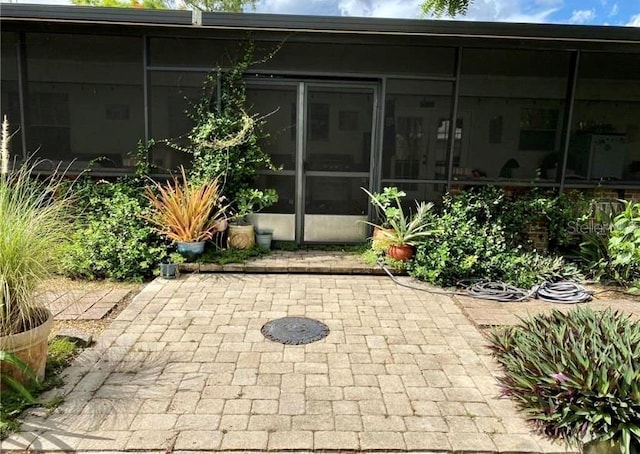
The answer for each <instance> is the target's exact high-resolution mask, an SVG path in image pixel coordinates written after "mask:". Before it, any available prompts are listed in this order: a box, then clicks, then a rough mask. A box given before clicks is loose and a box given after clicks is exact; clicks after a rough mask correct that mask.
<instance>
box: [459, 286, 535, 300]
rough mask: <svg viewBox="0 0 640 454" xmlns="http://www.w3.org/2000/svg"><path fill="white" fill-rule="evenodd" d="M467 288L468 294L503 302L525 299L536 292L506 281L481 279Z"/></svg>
mask: <svg viewBox="0 0 640 454" xmlns="http://www.w3.org/2000/svg"><path fill="white" fill-rule="evenodd" d="M461 284H462V283H459V285H461ZM465 288H466V291H467V293H468V295H467V296H471V297H473V298H480V299H483V300H493V301H501V302H509V301H514V302H516V301H524V300H527V299H529V298H531V297H532V296H534V294H535V292H533V291H528V290H523V289H521V288H518V287H514V286H513V285H508V284H505V283H504V282H487V281H479V282H476V283H474V284H471V285H468V286H466V287H465Z"/></svg>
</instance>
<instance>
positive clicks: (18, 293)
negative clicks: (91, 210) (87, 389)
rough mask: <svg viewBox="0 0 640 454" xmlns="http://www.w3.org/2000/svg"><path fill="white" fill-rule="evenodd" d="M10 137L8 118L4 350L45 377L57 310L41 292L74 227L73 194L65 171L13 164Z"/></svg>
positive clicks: (2, 232) (2, 243) (1, 207)
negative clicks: (42, 173) (66, 187)
mask: <svg viewBox="0 0 640 454" xmlns="http://www.w3.org/2000/svg"><path fill="white" fill-rule="evenodd" d="M8 137H9V136H8V124H7V121H6V119H5V120H4V122H3V128H2V154H1V156H0V157H1V160H2V161H3V162H2V165H1V166H0V351H3V352H5V354H7V355H15V357H17V358H18V359H19V360H20V361H22V362H23V363H24V364H25V365H26V366H28V368H29V369H31V370H32V371H34V373H35V375H36V376H37V377H38V378H39V379H42V378H44V372H45V363H46V357H47V338H48V335H49V332H50V331H51V328H52V326H53V316H52V314H51V312H50V311H49V310H48V309H47V307H46V306H45V305H44V304H43V303H42V302H41V301H39V300H38V299H37V298H36V293H37V289H38V287H39V286H40V285H41V284H42V282H43V281H44V280H45V279H47V278H49V277H50V276H51V275H52V273H53V272H54V271H55V270H56V264H57V263H58V261H59V259H60V257H61V255H62V249H61V245H62V244H63V242H64V241H65V239H66V238H67V233H68V232H69V230H70V229H69V226H70V219H69V210H68V208H69V204H70V199H69V197H68V196H67V194H68V193H65V192H64V191H62V189H61V185H60V180H61V179H60V177H59V175H58V176H56V175H55V174H54V176H52V177H49V178H47V179H45V180H42V179H36V178H32V176H31V175H32V172H33V170H34V167H35V165H37V164H38V163H37V162H35V163H31V164H29V163H27V164H24V165H22V166H20V167H18V168H17V169H14V170H12V169H10V166H9V163H8V152H7V149H8ZM3 365H4V364H3ZM3 374H11V375H12V376H13V378H15V379H16V380H18V381H21V382H26V381H27V380H28V379H29V377H28V375H26V374H25V373H24V371H23V370H22V371H21V370H20V369H16V368H14V367H13V366H11V365H10V364H8V365H7V369H6V370H3Z"/></svg>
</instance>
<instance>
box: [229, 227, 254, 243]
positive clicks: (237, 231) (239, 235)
mask: <svg viewBox="0 0 640 454" xmlns="http://www.w3.org/2000/svg"><path fill="white" fill-rule="evenodd" d="M227 234H228V237H227V244H228V246H229V247H232V248H235V249H251V248H252V247H253V245H254V244H256V238H255V232H254V231H253V225H251V224H249V225H240V224H229V228H228V232H227Z"/></svg>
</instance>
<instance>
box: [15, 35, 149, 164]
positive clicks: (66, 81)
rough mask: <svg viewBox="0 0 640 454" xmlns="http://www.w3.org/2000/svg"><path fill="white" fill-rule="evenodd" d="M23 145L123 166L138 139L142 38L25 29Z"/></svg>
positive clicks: (55, 156)
mask: <svg viewBox="0 0 640 454" xmlns="http://www.w3.org/2000/svg"><path fill="white" fill-rule="evenodd" d="M26 39H27V69H28V71H27V74H28V77H29V81H28V93H29V97H28V113H27V121H28V127H27V130H26V131H27V142H28V143H27V145H28V151H29V152H34V151H36V150H37V155H38V156H39V157H41V158H47V159H51V160H54V161H72V160H73V161H74V166H75V167H78V168H81V167H85V166H86V165H87V164H88V163H89V161H92V160H95V159H99V160H98V161H97V162H96V163H95V165H94V167H95V168H96V169H97V170H99V168H123V167H125V165H126V164H127V163H128V162H127V158H128V154H129V153H131V152H133V151H135V149H136V146H137V142H138V140H139V139H141V138H143V137H144V108H143V105H144V103H143V101H144V100H143V90H142V79H143V69H142V41H141V39H140V38H130V37H115V36H95V35H91V36H90V35H63V34H39V33H31V34H27V37H26Z"/></svg>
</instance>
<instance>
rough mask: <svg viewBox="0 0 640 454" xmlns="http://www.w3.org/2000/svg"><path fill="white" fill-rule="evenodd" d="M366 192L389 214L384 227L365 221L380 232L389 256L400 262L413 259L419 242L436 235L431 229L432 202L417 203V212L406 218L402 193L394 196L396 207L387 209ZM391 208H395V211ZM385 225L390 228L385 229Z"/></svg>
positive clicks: (374, 202) (377, 205)
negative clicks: (414, 249) (401, 199)
mask: <svg viewBox="0 0 640 454" xmlns="http://www.w3.org/2000/svg"><path fill="white" fill-rule="evenodd" d="M365 192H367V194H369V197H370V198H371V202H372V203H373V204H374V206H376V207H377V208H378V209H380V210H382V211H383V212H386V213H387V215H386V216H385V223H384V224H382V225H381V224H375V223H373V222H368V221H365V222H366V223H367V224H369V225H371V226H373V227H374V228H377V229H379V230H380V235H381V240H382V241H383V242H384V244H385V245H386V253H387V255H388V256H389V257H391V258H393V259H395V260H399V261H406V260H409V259H411V257H413V247H414V246H415V245H416V243H417V241H418V240H419V239H420V238H423V237H425V236H429V235H432V234H433V233H434V231H433V230H432V229H431V228H430V226H431V219H430V218H431V209H432V208H433V204H432V203H430V202H428V203H427V202H416V210H415V212H412V213H409V216H406V215H405V214H404V210H403V208H402V204H401V202H400V194H401V193H397V194H395V195H394V196H393V200H394V205H395V206H393V207H391V206H388V207H386V209H385V206H384V205H383V203H382V202H381V201H380V200H378V199H377V198H375V197H374V196H373V194H371V193H370V192H368V191H367V190H366V189H365ZM390 208H393V211H392V210H390ZM385 225H388V226H389V227H384V226H385Z"/></svg>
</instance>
